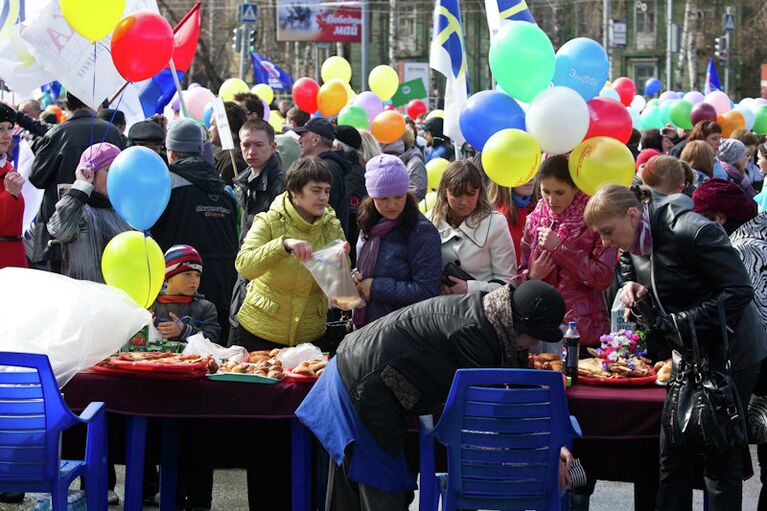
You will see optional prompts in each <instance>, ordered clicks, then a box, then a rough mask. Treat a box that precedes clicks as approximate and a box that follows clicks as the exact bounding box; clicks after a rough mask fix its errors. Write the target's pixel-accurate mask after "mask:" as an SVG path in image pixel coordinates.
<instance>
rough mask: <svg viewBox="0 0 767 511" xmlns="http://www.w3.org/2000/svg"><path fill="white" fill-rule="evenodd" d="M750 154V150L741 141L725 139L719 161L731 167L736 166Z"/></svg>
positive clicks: (720, 149) (720, 148)
mask: <svg viewBox="0 0 767 511" xmlns="http://www.w3.org/2000/svg"><path fill="white" fill-rule="evenodd" d="M747 153H748V149H746V146H745V145H744V144H743V142H741V141H740V140H737V139H734V138H725V139H724V140H722V143H721V145H720V146H719V159H720V160H722V161H723V162H725V163H729V164H730V165H735V164H736V163H738V161H739V160H740V159H741V158H743V157H744V156H745V155H746V154H747Z"/></svg>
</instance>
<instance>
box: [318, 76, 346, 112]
mask: <svg viewBox="0 0 767 511" xmlns="http://www.w3.org/2000/svg"><path fill="white" fill-rule="evenodd" d="M348 102H349V94H348V93H347V92H346V87H345V86H344V82H342V81H341V80H339V79H337V78H334V79H333V80H330V81H329V82H326V83H324V84H322V87H320V91H319V92H318V93H317V108H318V109H319V111H320V113H321V114H322V116H323V117H332V116H334V115H336V114H338V112H340V111H341V109H342V108H343V107H345V106H346V103H348Z"/></svg>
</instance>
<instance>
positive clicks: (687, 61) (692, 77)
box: [669, 0, 700, 90]
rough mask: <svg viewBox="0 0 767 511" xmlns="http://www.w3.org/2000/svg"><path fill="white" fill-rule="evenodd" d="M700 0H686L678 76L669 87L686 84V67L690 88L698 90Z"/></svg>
mask: <svg viewBox="0 0 767 511" xmlns="http://www.w3.org/2000/svg"><path fill="white" fill-rule="evenodd" d="M699 2H700V0H686V2H685V6H684V22H683V25H682V44H681V45H680V47H679V60H678V61H677V68H676V78H675V79H674V83H673V84H669V88H670V89H672V90H674V89H677V88H681V87H683V86H684V75H685V68H686V69H687V73H688V74H689V88H690V90H696V89H697V87H696V85H697V81H698V47H697V44H696V43H697V40H698V31H699V23H698V20H699V18H700V5H699Z"/></svg>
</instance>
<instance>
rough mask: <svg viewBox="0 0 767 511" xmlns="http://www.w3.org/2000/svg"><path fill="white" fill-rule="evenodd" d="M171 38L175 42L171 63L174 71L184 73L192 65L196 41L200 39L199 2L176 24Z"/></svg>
mask: <svg viewBox="0 0 767 511" xmlns="http://www.w3.org/2000/svg"><path fill="white" fill-rule="evenodd" d="M173 38H174V39H175V42H176V51H175V53H174V54H173V63H174V64H175V65H176V71H183V72H184V73H186V72H187V71H189V66H191V65H192V60H194V54H195V53H196V52H197V40H198V39H199V38H200V2H197V3H196V4H194V7H192V8H191V9H190V10H189V12H188V13H186V16H184V18H183V19H182V20H181V21H179V22H178V25H176V27H175V28H174V29H173Z"/></svg>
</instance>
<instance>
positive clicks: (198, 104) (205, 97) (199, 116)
mask: <svg viewBox="0 0 767 511" xmlns="http://www.w3.org/2000/svg"><path fill="white" fill-rule="evenodd" d="M214 99H216V96H215V95H214V94H213V93H212V92H210V91H209V90H208V89H206V88H205V87H195V88H194V89H192V90H187V91H184V103H185V104H186V109H187V112H186V113H187V115H190V116H192V117H193V118H194V119H195V120H197V121H203V120H204V119H205V105H207V104H208V103H210V102H211V101H213V100H214Z"/></svg>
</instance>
